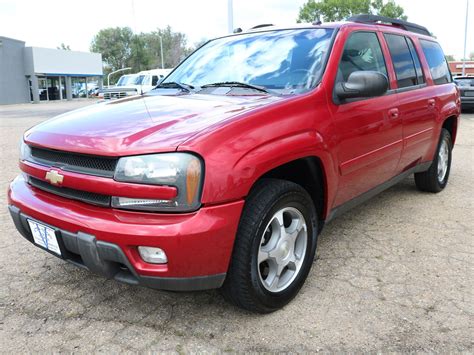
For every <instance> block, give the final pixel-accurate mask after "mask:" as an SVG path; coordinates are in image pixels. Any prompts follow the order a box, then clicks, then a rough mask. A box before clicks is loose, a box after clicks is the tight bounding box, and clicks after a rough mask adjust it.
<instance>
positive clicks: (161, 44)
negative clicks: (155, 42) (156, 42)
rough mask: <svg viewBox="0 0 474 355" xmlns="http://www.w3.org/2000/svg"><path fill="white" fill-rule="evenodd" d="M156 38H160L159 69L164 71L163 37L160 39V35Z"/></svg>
mask: <svg viewBox="0 0 474 355" xmlns="http://www.w3.org/2000/svg"><path fill="white" fill-rule="evenodd" d="M158 37H160V54H161V69H165V61H164V60H163V37H161V35H158Z"/></svg>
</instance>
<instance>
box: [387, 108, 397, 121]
mask: <svg viewBox="0 0 474 355" xmlns="http://www.w3.org/2000/svg"><path fill="white" fill-rule="evenodd" d="M388 117H390V118H391V119H396V118H398V108H392V109H390V110H388Z"/></svg>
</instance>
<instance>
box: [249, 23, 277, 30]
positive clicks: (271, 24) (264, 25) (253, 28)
mask: <svg viewBox="0 0 474 355" xmlns="http://www.w3.org/2000/svg"><path fill="white" fill-rule="evenodd" d="M269 26H274V24H273V23H262V24H261V25H257V26H253V27H252V28H250V30H256V29H257V28H262V27H269Z"/></svg>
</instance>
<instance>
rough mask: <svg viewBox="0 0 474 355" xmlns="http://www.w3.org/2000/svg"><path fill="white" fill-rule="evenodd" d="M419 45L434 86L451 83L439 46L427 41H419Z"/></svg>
mask: <svg viewBox="0 0 474 355" xmlns="http://www.w3.org/2000/svg"><path fill="white" fill-rule="evenodd" d="M420 43H421V48H423V53H424V54H425V57H426V61H427V62H428V65H429V67H430V72H431V76H432V78H433V81H434V83H435V84H436V85H440V84H446V83H450V82H451V81H452V79H451V73H450V71H449V68H448V63H446V58H445V57H444V53H443V50H442V49H441V47H440V45H439V44H438V43H436V42H431V41H427V40H420Z"/></svg>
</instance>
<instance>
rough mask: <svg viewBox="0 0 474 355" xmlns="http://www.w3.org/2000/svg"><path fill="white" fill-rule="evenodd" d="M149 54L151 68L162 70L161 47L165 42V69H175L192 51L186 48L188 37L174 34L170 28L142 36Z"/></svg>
mask: <svg viewBox="0 0 474 355" xmlns="http://www.w3.org/2000/svg"><path fill="white" fill-rule="evenodd" d="M141 36H142V38H143V41H144V43H145V47H146V50H147V52H148V53H149V54H150V57H151V63H150V64H151V67H152V68H161V45H160V37H161V39H162V41H163V61H164V66H165V68H173V67H175V66H176V65H178V63H179V62H180V61H181V60H182V59H183V57H185V56H187V55H188V54H189V53H190V52H191V49H189V48H187V47H186V43H187V39H186V35H185V34H184V33H181V32H173V30H172V29H171V27H170V26H167V27H166V28H164V29H160V28H158V29H156V30H155V31H152V32H149V33H142V34H141Z"/></svg>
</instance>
